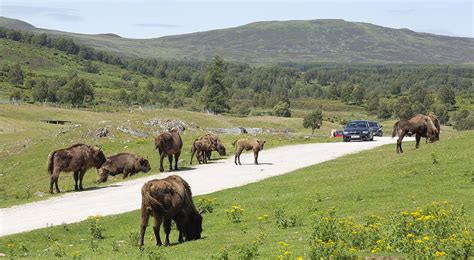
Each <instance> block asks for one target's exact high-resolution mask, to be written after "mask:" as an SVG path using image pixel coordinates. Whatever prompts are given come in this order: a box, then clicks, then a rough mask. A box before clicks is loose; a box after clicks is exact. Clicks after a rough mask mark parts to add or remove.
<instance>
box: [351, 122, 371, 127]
mask: <svg viewBox="0 0 474 260" xmlns="http://www.w3.org/2000/svg"><path fill="white" fill-rule="evenodd" d="M346 128H367V123H365V122H350V123H349V124H347V127H346Z"/></svg>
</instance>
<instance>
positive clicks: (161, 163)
mask: <svg viewBox="0 0 474 260" xmlns="http://www.w3.org/2000/svg"><path fill="white" fill-rule="evenodd" d="M164 159H165V153H160V172H163V171H164V170H165V169H164V168H163V160H164Z"/></svg>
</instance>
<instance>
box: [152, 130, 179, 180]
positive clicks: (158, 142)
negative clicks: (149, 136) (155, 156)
mask: <svg viewBox="0 0 474 260" xmlns="http://www.w3.org/2000/svg"><path fill="white" fill-rule="evenodd" d="M182 147H183V140H182V139H181V136H180V135H179V133H178V131H177V130H171V131H170V132H164V133H161V134H160V135H159V136H157V137H156V138H155V149H158V152H159V153H160V172H162V171H164V169H163V159H164V158H165V156H168V160H169V161H170V171H171V170H173V155H174V169H175V170H178V159H179V155H180V154H181V148H182Z"/></svg>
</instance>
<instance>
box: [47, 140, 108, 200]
mask: <svg viewBox="0 0 474 260" xmlns="http://www.w3.org/2000/svg"><path fill="white" fill-rule="evenodd" d="M105 161H106V158H105V155H104V153H103V152H102V151H101V150H100V148H98V147H91V146H89V145H86V144H75V145H72V146H71V147H69V148H65V149H61V150H56V151H54V152H52V153H50V154H49V155H48V171H49V173H50V174H51V182H50V185H49V192H50V193H51V194H52V193H53V184H54V185H55V186H56V192H57V193H59V192H60V191H59V187H58V178H59V174H60V173H61V172H74V181H75V186H74V190H76V191H77V190H83V189H84V188H83V187H82V179H83V178H84V174H85V173H86V171H87V170H88V169H90V168H92V167H95V168H96V169H99V168H100V167H101V166H102V164H103V163H104V162H105ZM78 181H79V185H77V182H78Z"/></svg>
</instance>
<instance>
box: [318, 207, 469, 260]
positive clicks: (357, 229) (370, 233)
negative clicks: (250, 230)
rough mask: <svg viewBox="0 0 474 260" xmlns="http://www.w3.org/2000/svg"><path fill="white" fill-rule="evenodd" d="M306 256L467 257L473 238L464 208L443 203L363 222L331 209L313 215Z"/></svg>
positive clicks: (375, 217) (367, 219) (370, 218)
mask: <svg viewBox="0 0 474 260" xmlns="http://www.w3.org/2000/svg"><path fill="white" fill-rule="evenodd" d="M309 242H310V257H311V258H312V259H319V258H320V257H323V258H347V257H354V256H355V254H356V253H357V252H361V253H362V254H366V253H372V254H376V253H380V252H387V253H401V254H403V255H406V256H409V257H410V258H433V257H436V256H446V257H449V258H457V259H461V258H467V257H468V256H470V255H471V254H472V246H473V245H474V243H473V238H472V234H471V230H470V229H469V225H468V222H467V221H466V219H465V215H464V209H463V208H462V207H461V208H455V207H453V206H452V205H450V204H449V203H447V202H434V203H432V204H430V205H428V206H426V207H424V208H418V209H415V210H413V211H403V212H401V213H400V214H398V215H395V216H391V217H390V218H389V219H384V218H382V217H380V216H376V215H370V216H368V217H367V218H366V219H365V221H364V223H361V224H357V223H354V221H353V219H352V218H350V217H349V218H337V217H336V215H335V213H334V212H329V213H323V214H320V215H319V216H317V217H315V221H314V226H313V229H312V233H311V236H310V241H309Z"/></svg>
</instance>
